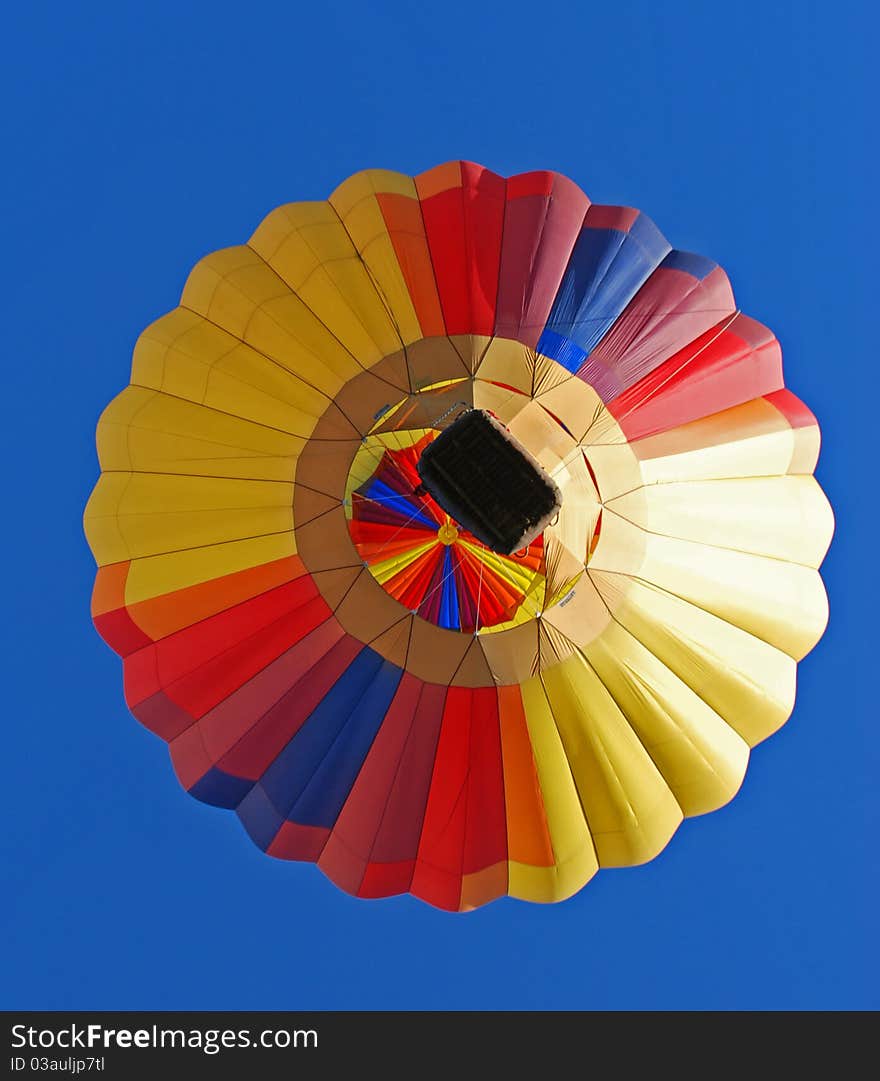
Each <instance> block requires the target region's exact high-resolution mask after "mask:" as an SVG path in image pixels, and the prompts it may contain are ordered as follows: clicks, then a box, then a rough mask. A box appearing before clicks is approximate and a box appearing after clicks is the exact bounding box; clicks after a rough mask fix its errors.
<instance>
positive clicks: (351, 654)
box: [206, 635, 364, 780]
mask: <svg viewBox="0 0 880 1081" xmlns="http://www.w3.org/2000/svg"><path fill="white" fill-rule="evenodd" d="M363 648H364V647H363V645H362V644H361V643H360V642H358V641H357V639H356V638H352V637H350V636H349V635H346V636H345V637H344V638H342V639H340V640H339V642H337V643H336V645H335V646H334V647H333V648H332V649H331V650H330V652H329V653H328V654H327V655H326V656H325V657H322V658H321V659H320V660H319V661H318V662H317V663H316V664H315V666H314V667H313V668H311V669H310V670H309V671H307V672H305V673H304V674H303V675H302V677H301V678H300V679H299V681H298V682H296V683H294V684H292V685H291V686H290V689H289V690H288V691H287V693H286V694H285V695H284V696H283V698H281V699H279V701H278V702H277V703H276V704H275V705H274V706H273V707H272V708H271V709H270V710H268V711H267V712H266V713H265V714H264V715H263V716H262V717H261V718H260V719H259V720H258V721H257V723H256V724H254V725H253V726H252V727H250V728H249V729H248V731H247V732H246V733H245V734H244V735H243V736H242V738H241V739H240V740H239V741H238V742H237V743H236V744H235V745H234V746H233V747H232V748H231V749H230V750H229V751H228V753H227V754H225V755H223V757H222V758H220V759H219V760H218V762H217V765H218V766H219V767H220V769H222V770H223V771H224V772H226V773H231V774H233V775H235V776H236V777H247V778H250V779H251V780H256V779H257V778H258V777H260V776H261V775H262V774H263V773H264V772H265V770H266V769H267V768H268V767H269V765H270V764H271V763H272V762H273V761H274V760H275V759H276V758H277V757H278V755H279V754H280V753H281V751H282V750H283V749H284V747H285V746H286V745H287V744H288V743H289V742H290V740H291V739H293V737H294V736H295V735H296V733H297V732H298V731H299V729H300V728H301V727H302V725H303V724H305V722H306V720H307V719H308V717H309V716H310V715H311V713H312V712H313V711H314V710H315V709H317V707H318V706H319V705H320V703H321V702H322V701H323V699H324V698H325V697H326V696H327V694H328V693H329V691H330V689H331V688H332V687H333V685H334V684H335V683H336V681H337V680H338V679H339V678H340V676H341V675H342V673H343V672H344V671H345V670H346V669H347V668H348V667H349V665H350V664H351V663H352V661H353V660H354V659H355V657H356V656H357V655H358V653H360V651H361V650H362V649H363ZM206 742H207V739H206Z"/></svg>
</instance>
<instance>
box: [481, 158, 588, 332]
mask: <svg viewBox="0 0 880 1081" xmlns="http://www.w3.org/2000/svg"><path fill="white" fill-rule="evenodd" d="M589 205H590V200H589V199H588V198H587V197H586V195H584V193H583V192H582V191H581V190H580V188H579V187H578V186H577V185H576V184H573V183H572V182H571V181H570V180H568V179H567V178H566V177H563V176H559V175H558V174H556V173H524V174H523V175H521V176H514V177H511V178H510V179H509V180H508V181H507V208H506V211H505V216H504V237H503V243H502V248H501V268H500V272H499V283H498V301H497V306H496V316H495V334H496V335H497V336H498V337H502V338H514V339H516V340H518V341H521V342H523V343H525V344H526V345H528V346H530V347H531V348H534V347H535V346H536V345H537V343H538V338H539V337H540V336H541V331H542V330H543V329H544V325H545V324H546V322H547V318H548V316H549V315H550V309H551V307H552V306H553V300H554V298H555V297H556V293H557V291H558V290H559V285H560V282H561V281H562V277H563V275H564V273H565V268H566V266H567V265H568V260H569V256H570V255H571V252H572V249H573V247H574V244H575V241H576V240H577V238H578V235H579V233H580V230H581V226H582V225H583V221H584V215H585V214H586V212H587V207H589Z"/></svg>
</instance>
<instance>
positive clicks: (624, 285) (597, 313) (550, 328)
mask: <svg viewBox="0 0 880 1081" xmlns="http://www.w3.org/2000/svg"><path fill="white" fill-rule="evenodd" d="M668 251H669V244H668V243H667V242H666V240H665V239H664V237H663V235H662V234H661V233H660V232H659V230H658V229H657V227H656V226H655V225H654V223H653V222H652V221H651V219H650V218H647V217H645V215H644V214H640V215H639V216H638V217H637V218H636V219H635V221H634V222H633V224H632V228H631V229H630V230H629V232H628V233H624V232H622V231H620V230H618V229H582V230H581V234H580V236H579V237H578V239H577V243H576V244H575V246H574V250H573V251H572V253H571V258H570V259H569V262H568V267H567V268H566V271H565V274H564V276H563V279H562V283H561V285H560V286H559V292H558V293H557V294H556V299H555V300H554V301H553V308H552V309H551V312H550V318H549V319H548V320H547V325H546V327H545V329H544V333H543V334H542V335H541V339H540V341H539V342H538V352H540V353H543V354H544V355H545V356H548V357H552V358H553V359H554V360H556V361H558V362H559V363H560V364H561V365H562V366H563V367H564V368H567V369H568V371H571V372H573V371H576V370H577V369H578V368H579V367H580V365H581V363H582V362H583V359H584V357H586V356H587V355H588V354H589V353H590V352H591V351H592V350H593V349H594V348H595V347H596V346H597V345H598V343H599V342H600V341H601V340H602V338H603V337H604V336H605V334H606V333H607V332H608V330H609V329H610V328H611V326H612V325H613V324H614V322H615V321H616V320H617V317H618V316H619V315H620V313H621V312H622V311H623V309H624V308H625V307H626V305H627V304H628V303H629V301H630V300H631V299H632V298H633V296H634V295H635V294H636V293H637V292H638V290H639V288H640V287H641V286H642V284H643V283H644V282H645V281H646V280H647V278H648V277H649V276H650V275H651V273H652V271H653V270H654V269H655V268H656V267H657V266H658V264H659V263H660V261H661V260H662V259H663V257H664V256H665V255H666V254H667V252H668ZM572 346H574V347H575V348H571V347H572Z"/></svg>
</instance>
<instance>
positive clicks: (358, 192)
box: [329, 169, 418, 217]
mask: <svg viewBox="0 0 880 1081" xmlns="http://www.w3.org/2000/svg"><path fill="white" fill-rule="evenodd" d="M379 192H382V193H383V194H388V195H405V196H407V197H408V198H410V199H417V198H418V194H417V192H416V185H415V181H414V180H413V178H412V177H411V176H407V175H406V174H405V173H395V172H392V171H391V170H390V169H363V170H361V172H359V173H355V174H354V176H350V177H349V178H348V179H347V180H343V182H342V183H341V184H340V185H339V187H338V188H337V189H336V191H334V192H333V194H332V195H331V196H330V199H329V202H330V203H331V204H332V205H333V206H334V207H336V210H337V212H338V213H339V214H340V215H341V216H342V217H344V216H345V215H346V214H347V213H348V212H349V210H351V208H352V207H353V206H355V205H356V204H357V203H359V202H360V201H361V200H362V199H365V198H366V197H367V196H370V195H376V194H377V193H379Z"/></svg>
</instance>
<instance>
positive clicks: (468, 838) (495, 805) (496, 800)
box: [462, 687, 507, 874]
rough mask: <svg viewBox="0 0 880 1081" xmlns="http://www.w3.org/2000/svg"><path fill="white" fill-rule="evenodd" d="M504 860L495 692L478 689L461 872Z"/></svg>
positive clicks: (473, 698)
mask: <svg viewBox="0 0 880 1081" xmlns="http://www.w3.org/2000/svg"><path fill="white" fill-rule="evenodd" d="M506 859H507V819H506V817H505V813H504V769H503V766H502V763H501V725H500V722H499V719H498V692H497V691H496V689H495V688H494V687H480V688H478V689H477V690H474V691H473V692H472V695H471V717H470V749H469V768H468V777H467V826H466V830H465V844H464V861H463V864H462V870H463V871H464V873H465V874H472V873H473V872H475V871H482V870H483V869H484V868H486V867H491V866H492V865H493V864H495V863H498V862H500V861H501V860H506Z"/></svg>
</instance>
